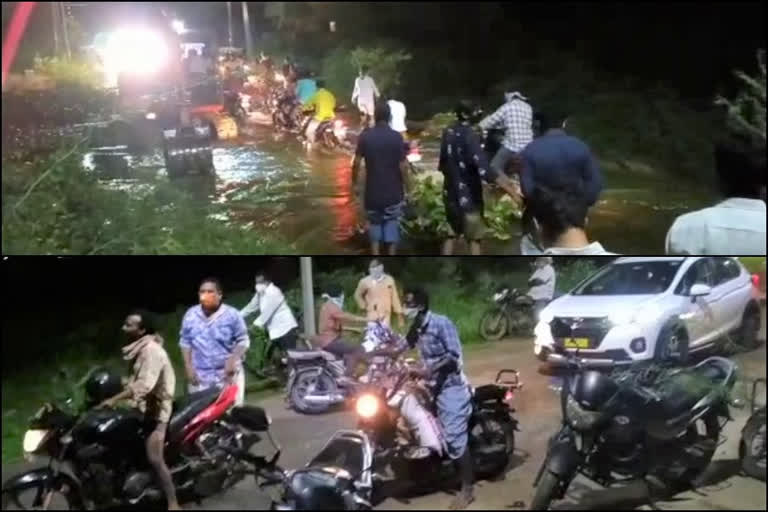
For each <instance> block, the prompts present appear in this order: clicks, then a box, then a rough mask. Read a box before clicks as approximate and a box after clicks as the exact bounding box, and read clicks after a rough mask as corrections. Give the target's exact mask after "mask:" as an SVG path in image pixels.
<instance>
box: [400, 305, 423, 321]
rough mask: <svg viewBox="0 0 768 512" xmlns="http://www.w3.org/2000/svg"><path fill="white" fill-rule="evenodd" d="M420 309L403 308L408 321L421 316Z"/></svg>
mask: <svg viewBox="0 0 768 512" xmlns="http://www.w3.org/2000/svg"><path fill="white" fill-rule="evenodd" d="M419 311H420V310H419V308H407V307H406V308H403V314H404V315H405V317H406V318H407V319H408V320H413V319H414V318H416V317H417V316H418V315H419Z"/></svg>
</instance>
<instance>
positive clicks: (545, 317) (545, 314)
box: [539, 309, 555, 324]
mask: <svg viewBox="0 0 768 512" xmlns="http://www.w3.org/2000/svg"><path fill="white" fill-rule="evenodd" d="M554 318H555V315H554V314H553V313H552V312H551V311H548V310H546V309H545V310H543V311H542V312H541V313H539V320H541V321H542V322H544V323H545V324H548V323H550V322H551V321H552V320H553V319H554Z"/></svg>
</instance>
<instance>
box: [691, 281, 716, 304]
mask: <svg viewBox="0 0 768 512" xmlns="http://www.w3.org/2000/svg"><path fill="white" fill-rule="evenodd" d="M710 293H712V288H711V287H710V286H708V285H706V284H701V283H696V284H694V285H693V286H691V291H690V293H689V294H688V295H690V296H691V298H692V299H693V300H694V301H695V300H696V297H703V296H705V295H709V294H710Z"/></svg>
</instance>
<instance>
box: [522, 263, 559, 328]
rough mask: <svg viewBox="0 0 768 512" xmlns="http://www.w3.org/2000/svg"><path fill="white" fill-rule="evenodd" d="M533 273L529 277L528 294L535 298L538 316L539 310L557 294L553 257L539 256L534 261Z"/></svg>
mask: <svg viewBox="0 0 768 512" xmlns="http://www.w3.org/2000/svg"><path fill="white" fill-rule="evenodd" d="M534 265H535V269H536V270H534V272H533V275H531V277H530V279H528V286H530V287H531V288H530V289H529V290H528V294H527V295H528V296H529V297H530V298H531V299H533V303H534V306H533V310H534V312H535V313H536V317H537V318H538V316H539V312H540V311H541V310H542V309H544V307H545V306H546V305H547V304H549V303H550V302H551V301H552V298H553V297H554V296H555V267H553V266H552V258H551V257H549V256H539V257H538V258H536V262H535V263H534Z"/></svg>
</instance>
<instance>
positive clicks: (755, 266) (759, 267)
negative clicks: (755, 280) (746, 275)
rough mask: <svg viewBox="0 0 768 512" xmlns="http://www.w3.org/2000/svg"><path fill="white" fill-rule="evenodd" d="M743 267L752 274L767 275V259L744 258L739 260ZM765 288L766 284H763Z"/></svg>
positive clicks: (760, 257) (758, 257)
mask: <svg viewBox="0 0 768 512" xmlns="http://www.w3.org/2000/svg"><path fill="white" fill-rule="evenodd" d="M739 261H741V263H742V265H744V266H745V267H746V268H747V270H748V271H749V272H750V273H752V274H758V273H761V272H762V273H765V257H764V256H749V257H747V256H742V257H740V258H739ZM763 286H765V283H763Z"/></svg>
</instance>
